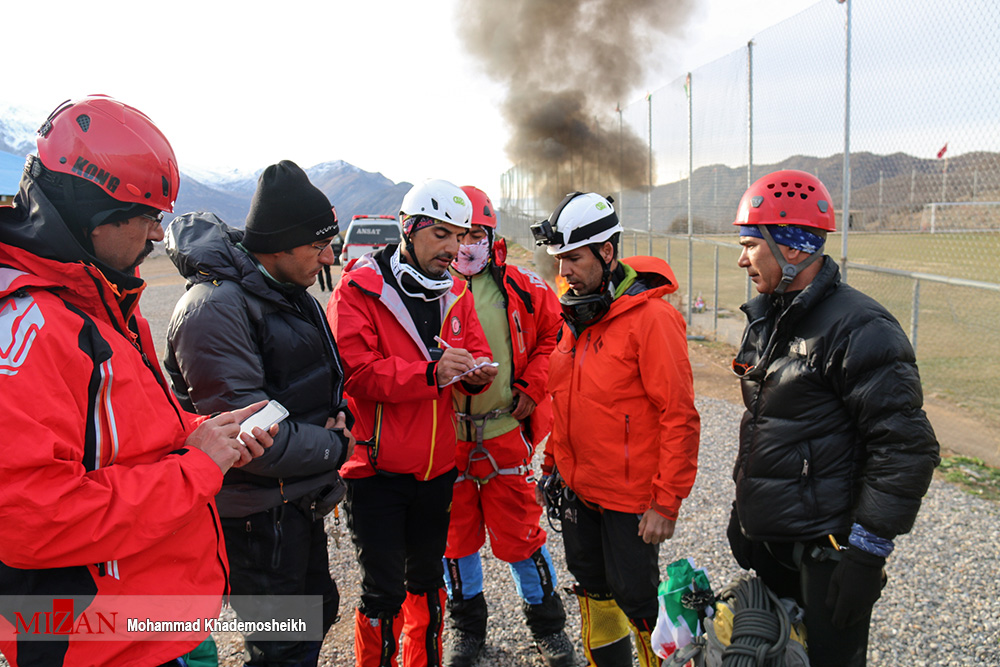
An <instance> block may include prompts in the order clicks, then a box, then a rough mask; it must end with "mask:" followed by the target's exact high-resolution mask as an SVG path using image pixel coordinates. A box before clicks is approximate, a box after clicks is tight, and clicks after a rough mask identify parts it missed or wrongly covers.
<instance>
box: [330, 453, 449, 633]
mask: <svg viewBox="0 0 1000 667" xmlns="http://www.w3.org/2000/svg"><path fill="white" fill-rule="evenodd" d="M457 474H458V473H457V471H456V470H454V469H452V470H450V471H449V472H447V473H445V474H443V475H440V476H438V477H435V478H434V479H431V480H428V481H426V482H421V481H417V479H416V478H414V477H413V476H412V475H398V476H386V475H374V476H372V477H364V478H361V479H348V480H345V481H346V482H347V526H348V528H350V530H351V538H352V539H353V541H354V548H355V550H356V552H357V555H358V563H359V564H360V565H361V607H360V609H361V613H362V614H364V615H365V616H368V617H369V618H376V617H379V618H388V617H391V616H394V615H396V614H397V613H398V612H399V610H400V608H401V607H402V606H403V601H404V600H405V599H406V592H407V591H409V592H411V593H416V594H420V593H427V592H430V591H436V590H437V589H439V588H441V587H442V586H444V564H443V562H442V560H441V559H442V558H443V557H444V548H445V544H446V542H447V540H448V519H449V516H450V512H449V509H450V506H451V490H452V486H453V485H454V483H455V477H456V476H457Z"/></svg>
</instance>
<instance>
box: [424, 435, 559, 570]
mask: <svg viewBox="0 0 1000 667" xmlns="http://www.w3.org/2000/svg"><path fill="white" fill-rule="evenodd" d="M474 447H475V443H474V442H466V441H463V440H459V441H458V449H457V451H456V454H455V462H456V465H457V466H458V470H459V478H460V479H461V481H459V482H456V483H455V487H454V493H453V495H452V505H451V523H450V524H449V526H448V546H447V548H446V549H445V552H444V555H445V558H464V557H465V556H468V555H469V554H473V553H475V552H477V551H479V549H480V548H481V547H482V546H483V544H485V542H486V531H487V530H489V531H490V545H491V546H492V548H493V553H494V554H495V555H496V557H497V558H499V559H500V560H502V561H505V562H507V563H516V562H518V561H522V560H524V559H525V558H528V557H530V556H531V554H533V553H535V551H537V550H538V549H539V548H541V546H542V545H543V544H545V531H544V530H542V529H541V528H540V527H539V525H538V519H539V517H541V514H542V508H541V507H539V506H538V504H537V503H536V502H535V485H534V483H533V482H529V481H528V479H527V478H528V475H529V474H530V471H529V470H527V466H528V464H529V463H530V461H531V455H532V447H531V445H530V444H529V443H528V442H527V441H525V439H524V436H523V435H522V433H521V429H519V428H517V429H514V430H512V431H509V432H508V433H505V434H503V435H501V436H498V437H496V438H492V439H490V440H486V441H485V442H484V443H483V447H484V448H485V449H486V451H488V452H489V454H490V456H492V457H493V459H494V461H495V462H496V465H497V468H499V469H501V470H510V471H512V472H511V473H509V474H499V475H495V476H493V477H492V478H490V479H489V481H487V482H483V483H480V482H477V481H476V480H475V479H472V478H471V477H470V476H474V477H478V478H480V479H485V478H486V477H488V476H489V474H490V473H491V472H493V470H494V467H493V465H492V463H490V461H489V460H486V459H485V457H482V455H473V459H474V460H473V463H472V465H471V467H470V466H469V454H470V452H472V450H473V448H474ZM518 468H521V470H519V471H517V472H513V471H514V470H517V469H518ZM463 478H464V479H463Z"/></svg>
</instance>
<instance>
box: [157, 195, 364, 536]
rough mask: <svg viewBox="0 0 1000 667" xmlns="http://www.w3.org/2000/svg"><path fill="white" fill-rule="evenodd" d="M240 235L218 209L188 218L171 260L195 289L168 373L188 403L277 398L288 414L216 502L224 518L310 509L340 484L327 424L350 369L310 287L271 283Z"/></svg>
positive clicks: (340, 454)
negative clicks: (291, 506) (286, 505)
mask: <svg viewBox="0 0 1000 667" xmlns="http://www.w3.org/2000/svg"><path fill="white" fill-rule="evenodd" d="M242 238H243V231H242V230H237V229H232V228H230V227H228V226H227V225H226V224H225V223H223V222H222V221H221V220H219V219H218V218H217V217H216V216H214V215H212V214H211V213H189V214H186V215H183V216H180V217H178V218H176V219H174V221H173V222H171V223H170V226H169V227H168V228H167V238H166V246H167V254H168V255H169V256H170V259H171V260H172V261H173V262H174V264H175V265H176V266H177V269H178V270H179V271H180V272H181V275H183V276H184V277H185V278H187V279H188V291H187V292H186V293H185V294H184V296H183V297H182V298H181V299H180V300H179V301H178V302H177V305H176V306H175V308H174V313H173V316H172V317H171V318H170V325H169V327H168V330H167V355H166V359H165V360H164V367H165V368H166V370H167V374H168V376H169V379H170V384H171V386H172V387H173V390H174V393H175V394H177V397H178V398H179V399H180V402H181V404H182V405H183V406H184V407H185V408H187V409H189V410H193V411H196V412H198V413H199V414H210V413H212V412H216V411H224V410H232V409H236V408H241V407H244V406H246V405H249V404H250V403H253V402H255V401H259V400H263V399H275V400H277V401H279V402H280V403H281V404H282V405H284V406H285V407H286V408H288V411H289V417H288V419H286V420H285V421H284V422H282V423H281V425H280V427H279V429H278V434H277V436H275V439H274V445H273V446H272V447H271V448H270V449H268V450H267V451H266V452H265V453H264V454H263V455H262V456H261V457H260V458H258V459H255V460H254V461H251V462H250V463H249V464H247V465H245V466H243V467H242V468H233V469H231V470H230V471H229V472H228V473H227V474H226V478H225V482H224V484H223V487H222V491H221V492H220V493H219V495H218V496H217V498H216V503H217V504H218V506H219V513H220V514H221V515H222V516H224V517H238V516H246V515H248V514H252V513H254V512H259V511H262V510H265V509H269V508H271V507H276V506H277V505H280V504H281V503H282V502H283V501H284V500H289V501H292V500H297V501H298V502H299V503H300V504H306V505H309V504H311V501H312V500H315V499H316V496H318V495H321V494H322V493H323V492H324V490H328V489H329V487H333V486H337V485H340V484H342V482H340V479H339V477H338V475H337V469H338V468H339V467H340V465H341V464H342V463H343V459H344V453H345V450H346V447H345V443H344V442H343V441H342V439H341V435H342V434H341V432H339V431H333V430H328V429H326V428H324V425H325V423H326V420H327V418H328V417H331V416H336V414H337V412H338V411H340V410H343V411H345V412H347V407H346V403H344V402H343V400H342V398H343V397H342V388H343V370H342V368H341V363H340V356H339V353H338V352H337V348H336V344H335V343H334V340H333V336H332V334H331V333H330V329H329V325H328V324H327V322H326V317H325V316H324V314H323V311H322V309H321V307H320V305H319V303H317V301H316V299H314V298H313V297H312V295H310V294H309V293H308V292H307V291H306V290H305V289H304V288H301V287H299V288H293V289H287V288H286V287H285V286H281V285H278V284H277V283H275V282H274V281H272V280H270V279H268V278H265V276H264V274H262V273H261V272H260V270H259V269H258V268H257V265H256V264H255V262H254V260H253V259H251V257H250V256H249V255H248V254H247V253H246V252H245V251H243V250H242V249H241V248H238V247H237V246H236V244H237V243H239V242H240V240H242Z"/></svg>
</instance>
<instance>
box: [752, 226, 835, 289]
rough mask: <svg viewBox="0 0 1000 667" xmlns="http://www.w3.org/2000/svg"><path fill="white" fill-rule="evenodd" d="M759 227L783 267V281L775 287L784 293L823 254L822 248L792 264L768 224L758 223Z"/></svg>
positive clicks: (772, 252)
mask: <svg viewBox="0 0 1000 667" xmlns="http://www.w3.org/2000/svg"><path fill="white" fill-rule="evenodd" d="M757 229H758V230H760V234H761V236H763V237H764V241H765V242H766V243H767V247H768V248H770V249H771V254H772V255H774V259H775V260H777V262H778V265H779V266H780V267H781V282H779V283H778V286H777V287H775V288H774V293H775V294H784V293H785V291H786V290H787V289H788V287H789V286H790V285H791V284H792V282H793V281H794V280H795V277H796V276H797V275H799V274H800V273H802V270H803V269H805V268H806V267H807V266H809V265H810V264H812V263H813V262H815V261H816V260H818V259H819V258H820V257H822V256H823V253H822V252H820V249H817V250H816V252H814V253H812V254H811V255H809V257H807V258H806V259H805V260H803V261H801V262H799V263H798V264H792V263H791V262H789V261H787V260H786V259H785V255H784V253H782V252H781V248H779V247H778V244H777V243H776V242H775V241H774V237H773V236H771V231H770V230H769V229H768V228H767V225H757Z"/></svg>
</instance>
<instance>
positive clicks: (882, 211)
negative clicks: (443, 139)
mask: <svg viewBox="0 0 1000 667" xmlns="http://www.w3.org/2000/svg"><path fill="white" fill-rule="evenodd" d="M998 62H1000V4H998V3H996V2H995V1H993V0H967V2H963V3H951V4H942V3H939V2H934V1H932V0H906V1H904V0H847V2H839V1H837V0H821V1H820V2H817V3H816V4H815V5H813V6H812V7H810V8H809V9H807V10H806V11H804V12H802V13H800V14H798V15H796V16H794V17H792V18H791V19H788V20H787V21H784V22H782V23H780V24H778V25H776V26H774V27H772V28H769V29H768V30H766V31H764V32H762V33H761V34H760V35H758V36H756V37H755V38H754V39H753V40H752V41H751V42H750V43H749V44H747V45H746V46H744V47H742V48H740V49H739V50H737V51H734V52H732V53H730V54H728V55H725V56H723V57H721V58H719V59H718V60H716V61H714V62H712V63H710V64H708V65H706V66H704V67H701V68H699V69H697V70H694V71H692V72H691V73H690V74H688V75H686V76H684V77H681V78H679V79H678V80H676V81H673V82H671V83H669V84H667V85H666V86H664V87H663V88H660V89H659V90H655V91H653V92H652V93H651V94H650V95H649V96H647V97H646V98H645V99H642V100H639V101H635V102H633V103H631V104H628V105H624V106H623V107H620V109H618V110H616V113H615V114H614V115H613V118H614V120H615V121H616V122H617V123H618V124H619V127H620V128H621V130H620V131H621V133H622V136H625V135H627V134H629V133H631V134H632V135H634V136H636V137H639V138H641V140H642V142H643V143H644V144H645V146H646V148H647V150H648V158H647V159H648V161H649V178H648V180H647V181H646V182H643V183H633V184H631V186H627V185H626V186H625V187H621V188H620V189H619V192H613V193H611V194H612V195H614V197H615V199H616V200H617V203H616V205H617V207H618V211H619V214H620V217H621V218H622V221H623V224H624V225H625V227H626V229H627V232H626V234H625V237H624V238H623V239H622V251H623V254H624V255H625V256H628V255H630V254H648V253H653V254H656V255H658V256H661V257H665V258H667V259H668V261H669V262H670V263H671V265H672V267H673V269H674V272H675V273H676V275H677V277H678V279H679V280H680V281H681V291H682V292H684V294H683V301H684V304H683V308H684V309H685V310H686V314H687V316H688V319H689V321H690V322H691V323H692V327H693V328H695V329H700V330H702V331H706V330H707V331H708V332H714V333H715V334H716V335H719V336H722V334H723V333H725V332H732V331H737V332H738V331H739V330H741V329H742V325H743V321H742V315H741V314H740V313H739V312H738V307H739V305H740V304H741V303H743V302H744V301H746V300H747V298H748V295H750V289H749V284H748V282H747V280H746V276H745V274H744V272H743V271H742V270H740V269H738V268H737V267H736V259H737V257H738V254H739V250H738V246H737V245H736V242H735V241H736V239H735V235H734V233H733V231H732V227H731V224H732V220H733V218H734V215H735V211H736V206H737V203H738V202H739V199H740V196H741V195H742V193H743V192H744V191H745V190H746V188H747V186H748V185H749V183H750V182H752V181H753V180H756V178H758V177H760V176H762V175H764V174H766V173H769V172H771V171H774V170H777V169H802V170H805V171H808V172H811V173H813V174H815V175H817V176H818V177H819V178H820V179H821V180H822V181H823V182H824V183H825V184H826V186H827V188H828V189H829V190H830V193H831V195H832V197H833V199H834V203H835V205H836V207H837V221H838V229H839V230H840V233H838V234H834V235H831V237H830V238H829V240H828V242H827V250H826V252H827V254H829V255H831V256H832V257H834V258H835V259H837V261H839V262H840V263H841V264H842V270H843V271H844V274H845V277H846V278H847V280H848V281H849V282H850V283H851V284H853V285H855V286H856V287H859V288H860V289H862V290H864V291H865V292H867V293H869V294H870V295H872V296H873V297H875V298H876V299H878V300H879V301H881V302H882V303H883V304H885V305H886V307H888V308H889V309H890V310H891V311H892V312H893V314H894V315H895V316H896V317H897V319H899V321H900V323H901V324H902V325H903V328H904V329H905V330H906V331H907V332H908V333H909V334H910V337H911V341H912V342H913V344H914V346H915V347H916V348H917V354H918V359H919V362H920V368H921V374H922V377H923V379H924V385H925V390H926V391H927V392H928V393H932V394H939V395H942V396H945V397H947V398H950V399H951V400H953V401H955V402H957V403H960V404H962V405H964V406H966V407H968V408H970V409H972V410H973V411H975V412H977V413H979V414H980V415H982V416H985V417H987V418H989V419H991V420H993V421H995V422H996V423H997V424H998V425H1000V392H997V391H995V388H996V387H998V386H1000V383H998V380H1000V262H997V259H998V258H1000V233H998V232H1000V131H998V126H997V122H998V120H997V119H1000V67H998V66H997V63H998ZM605 122H607V121H605ZM845 154H846V155H847V156H849V159H848V160H845V159H844V156H845ZM622 161H623V160H622V158H621V157H620V156H613V155H612V156H605V157H604V158H602V159H601V160H599V161H598V162H597V164H596V165H591V166H590V167H585V166H582V165H580V166H576V167H574V166H573V165H570V166H568V167H567V168H565V169H558V170H556V172H555V174H554V175H553V173H552V172H551V169H550V172H549V173H547V174H546V173H540V172H539V171H537V170H536V169H535V168H534V166H533V165H530V164H522V165H518V166H517V167H515V168H513V169H511V170H510V171H509V172H508V173H507V174H505V175H504V178H503V181H502V184H501V187H502V193H501V228H502V229H501V231H502V232H503V233H504V234H505V235H507V236H508V237H511V238H513V239H515V240H517V241H519V242H520V243H522V244H524V245H528V246H530V245H531V236H530V233H529V232H528V225H529V224H530V223H531V222H534V221H537V220H541V219H543V218H545V217H546V216H547V215H548V214H549V212H550V211H551V209H552V207H553V206H554V204H555V203H556V202H555V201H553V200H554V199H556V200H557V199H558V197H559V196H561V194H562V193H565V192H568V191H571V190H574V189H579V190H587V189H588V186H587V182H588V181H592V182H601V183H606V182H609V180H610V181H616V180H617V179H616V178H615V176H616V173H615V169H616V167H618V165H620V164H621V163H622ZM588 169H590V170H591V171H590V172H589V175H588ZM594 170H598V171H601V170H603V172H607V173H606V175H609V176H610V179H609V178H601V177H600V174H595V173H594ZM845 185H846V193H845ZM845 208H846V210H848V211H849V215H848V216H846V218H847V220H848V224H847V225H846V226H845V224H844V219H845V216H844V215H843V213H844V210H845ZM845 232H846V234H845ZM727 337H728V338H730V339H732V334H731V333H730V334H729V335H728V336H727Z"/></svg>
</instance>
